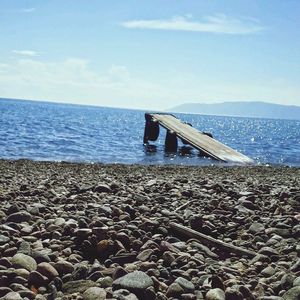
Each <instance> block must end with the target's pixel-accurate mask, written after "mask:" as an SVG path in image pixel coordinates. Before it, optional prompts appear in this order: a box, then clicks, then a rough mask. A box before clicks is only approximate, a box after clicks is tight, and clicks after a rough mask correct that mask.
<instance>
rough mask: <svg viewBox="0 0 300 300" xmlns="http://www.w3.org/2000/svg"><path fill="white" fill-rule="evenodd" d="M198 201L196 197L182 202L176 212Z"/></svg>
mask: <svg viewBox="0 0 300 300" xmlns="http://www.w3.org/2000/svg"><path fill="white" fill-rule="evenodd" d="M196 201H198V199H197V200H195V199H194V200H191V201H188V202H186V203H184V204H182V205H181V206H179V207H177V208H176V209H175V212H178V211H179V210H182V209H184V208H186V207H187V206H189V205H190V204H192V203H193V202H196Z"/></svg>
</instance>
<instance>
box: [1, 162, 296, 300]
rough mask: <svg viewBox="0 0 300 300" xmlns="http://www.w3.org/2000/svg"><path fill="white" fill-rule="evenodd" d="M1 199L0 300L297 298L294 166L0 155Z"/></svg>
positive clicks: (234, 299)
mask: <svg viewBox="0 0 300 300" xmlns="http://www.w3.org/2000/svg"><path fill="white" fill-rule="evenodd" d="M0 202H1V206H0V274H1V276H0V278H1V279H0V299H5V300H19V299H30V300H31V299H37V300H69V299H74V300H75V299H76V300H100V299H119V300H123V299H124V300H135V299H149V300H152V299H153V300H155V299H161V300H163V299H185V300H188V299H207V300H236V299H238V300H239V299H241V300H242V299H247V300H252V299H262V300H281V299H284V300H296V299H300V243H299V240H300V168H291V167H283V166H281V167H267V166H251V167H219V166H204V167H192V166H188V167H187V166H143V165H106V164H83V163H82V164H81V163H64V162H33V161H30V160H19V161H10V160H0ZM178 227H180V228H181V229H182V230H178ZM191 232H192V233H193V236H192V237H191V236H190V235H188V234H187V233H191ZM198 236H201V238H198ZM206 239H207V240H208V242H207V243H206ZM231 246H233V247H235V248H234V249H236V250H235V251H231V250H230V249H231V248H230V247H231ZM243 249H244V250H245V252H244V251H243ZM247 251H248V252H247Z"/></svg>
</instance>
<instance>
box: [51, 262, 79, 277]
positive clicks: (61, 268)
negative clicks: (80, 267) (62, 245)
mask: <svg viewBox="0 0 300 300" xmlns="http://www.w3.org/2000/svg"><path fill="white" fill-rule="evenodd" d="M54 268H55V269H56V270H57V272H58V273H59V274H61V275H62V274H68V273H72V272H73V271H74V267H73V265H72V264H71V263H70V262H68V261H65V260H60V261H58V262H57V263H56V264H55V265H54Z"/></svg>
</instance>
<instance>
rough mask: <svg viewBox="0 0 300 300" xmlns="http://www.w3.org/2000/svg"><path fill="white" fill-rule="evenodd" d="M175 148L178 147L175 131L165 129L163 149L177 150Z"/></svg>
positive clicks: (167, 150) (168, 150)
mask: <svg viewBox="0 0 300 300" xmlns="http://www.w3.org/2000/svg"><path fill="white" fill-rule="evenodd" d="M177 148H178V140H177V136H176V133H174V132H173V131H170V130H167V134H166V139H165V151H166V152H177Z"/></svg>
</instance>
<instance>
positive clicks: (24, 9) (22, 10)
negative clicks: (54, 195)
mask: <svg viewBox="0 0 300 300" xmlns="http://www.w3.org/2000/svg"><path fill="white" fill-rule="evenodd" d="M34 11H36V8H35V7H29V8H22V9H21V10H20V12H22V13H32V12H34Z"/></svg>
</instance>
